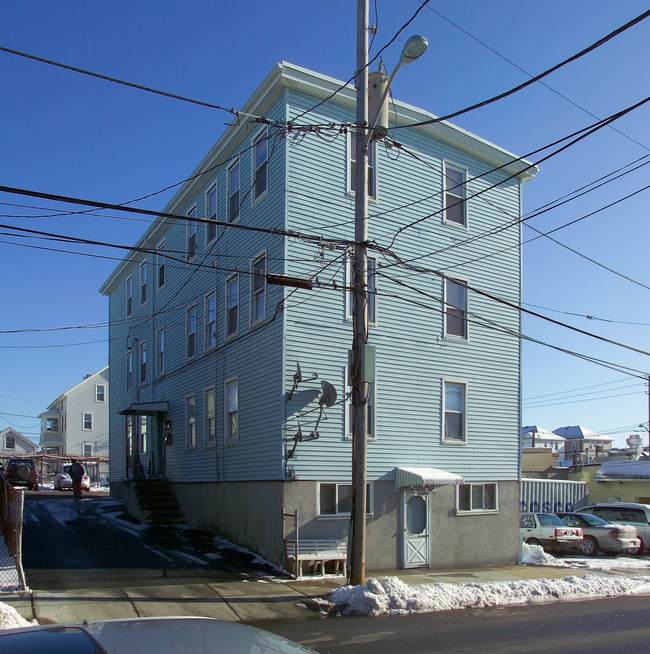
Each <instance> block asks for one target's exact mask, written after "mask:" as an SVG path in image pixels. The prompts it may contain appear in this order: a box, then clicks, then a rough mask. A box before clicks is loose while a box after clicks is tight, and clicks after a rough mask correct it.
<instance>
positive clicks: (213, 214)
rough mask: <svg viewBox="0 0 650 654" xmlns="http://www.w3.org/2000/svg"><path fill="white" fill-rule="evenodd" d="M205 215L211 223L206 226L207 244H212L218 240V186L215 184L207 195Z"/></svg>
mask: <svg viewBox="0 0 650 654" xmlns="http://www.w3.org/2000/svg"><path fill="white" fill-rule="evenodd" d="M205 215H206V218H207V219H208V220H209V221H210V222H209V223H207V225H206V226H205V242H206V243H211V242H212V241H214V239H215V238H217V185H216V184H215V185H214V186H212V187H211V188H210V190H209V191H208V192H207V193H206V195H205Z"/></svg>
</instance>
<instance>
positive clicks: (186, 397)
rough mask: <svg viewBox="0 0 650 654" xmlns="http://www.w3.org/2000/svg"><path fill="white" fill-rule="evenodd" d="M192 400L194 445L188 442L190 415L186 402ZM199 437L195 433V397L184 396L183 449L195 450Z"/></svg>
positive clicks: (193, 395)
mask: <svg viewBox="0 0 650 654" xmlns="http://www.w3.org/2000/svg"><path fill="white" fill-rule="evenodd" d="M190 398H194V443H193V444H192V443H191V442H190V414H189V411H188V400H189V399H190ZM198 439H199V435H198V433H197V422H196V395H195V394H192V395H186V396H185V449H186V450H195V449H196V444H197V442H198Z"/></svg>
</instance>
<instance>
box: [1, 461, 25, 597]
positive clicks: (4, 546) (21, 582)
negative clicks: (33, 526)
mask: <svg viewBox="0 0 650 654" xmlns="http://www.w3.org/2000/svg"><path fill="white" fill-rule="evenodd" d="M23 501H24V491H22V490H16V489H15V488H13V486H11V485H10V484H9V483H7V480H6V479H5V478H4V475H3V474H2V473H0V533H2V538H1V539H0V593H11V592H13V591H16V590H26V589H27V585H26V584H25V573H24V572H23V559H22V547H23Z"/></svg>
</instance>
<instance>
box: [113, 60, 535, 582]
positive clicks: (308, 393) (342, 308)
mask: <svg viewBox="0 0 650 654" xmlns="http://www.w3.org/2000/svg"><path fill="white" fill-rule="evenodd" d="M340 86H341V82H339V81H338V80H335V79H332V78H329V77H326V76H323V75H320V74H317V73H314V72H312V71H309V70H306V69H303V68H300V67H297V66H294V65H291V64H287V63H282V64H278V65H276V66H275V67H273V69H272V70H271V72H270V74H269V75H268V77H267V78H266V79H265V80H264V82H263V83H262V85H261V86H260V87H259V88H258V89H257V90H256V91H255V93H254V94H253V96H252V98H251V99H250V101H249V102H248V103H247V105H246V106H245V107H244V109H243V113H242V118H241V120H239V121H237V124H235V125H232V126H229V127H228V128H227V129H226V131H225V132H224V134H223V135H222V136H221V138H220V139H219V140H218V141H217V143H216V144H215V145H214V146H213V147H212V149H211V150H210V151H209V153H208V154H207V155H206V157H205V158H204V159H203V161H202V162H201V163H200V164H199V165H198V167H197V168H196V170H195V171H194V172H193V173H192V174H191V176H188V181H187V182H185V184H184V185H183V186H182V187H181V188H180V190H179V191H178V192H177V193H176V195H175V196H174V198H173V199H172V200H171V202H170V203H169V204H168V205H167V207H166V208H165V210H164V212H162V213H161V216H160V218H158V219H157V220H156V222H155V223H154V224H153V225H152V226H151V227H150V228H149V229H148V230H147V232H146V233H145V234H144V236H143V237H142V238H141V239H140V241H139V242H138V243H137V245H136V247H135V248H134V249H133V251H132V252H131V253H130V254H129V255H127V257H126V258H125V259H124V260H123V261H122V262H121V263H120V264H119V265H118V267H117V268H116V269H115V271H114V272H113V273H112V275H111V276H110V277H109V279H108V280H107V281H106V282H105V283H104V285H103V286H102V288H101V292H102V293H103V294H105V295H107V296H108V297H109V300H110V302H109V307H110V308H109V311H110V315H109V318H110V346H109V364H110V384H111V393H112V400H111V405H110V410H111V413H110V443H111V460H110V479H111V493H112V494H113V495H114V496H117V497H120V498H122V499H124V500H125V505H126V507H127V509H128V510H129V511H131V512H132V513H134V514H136V515H138V514H140V515H141V514H142V512H141V510H140V509H139V508H138V504H137V500H136V493H135V487H136V486H137V484H141V483H146V480H147V479H165V480H167V481H168V482H169V484H171V486H172V488H173V490H174V492H175V494H176V497H177V498H178V500H179V502H180V504H181V506H182V508H183V511H184V513H185V515H186V517H187V519H188V521H189V522H191V523H192V524H195V525H198V526H201V527H204V528H208V529H211V530H213V531H215V532H218V533H220V534H223V535H224V536H226V537H228V538H230V539H232V540H234V541H235V542H237V543H239V544H241V545H242V546H246V547H248V548H251V549H253V550H255V551H257V552H259V553H260V554H262V555H263V556H265V557H266V558H268V559H270V560H272V561H276V562H280V563H284V562H285V560H284V550H283V537H284V536H285V535H286V534H288V535H291V531H292V530H293V523H292V522H291V520H286V518H285V516H286V515H287V514H291V515H295V514H296V513H297V514H298V516H299V518H298V520H299V526H300V534H301V537H302V538H338V539H346V538H347V533H348V525H349V513H350V484H351V469H352V463H351V459H352V442H351V438H350V432H351V424H350V412H349V404H348V400H347V396H348V394H349V380H348V377H347V366H348V350H349V349H350V346H351V342H352V327H351V312H352V302H351V298H350V297H349V292H348V290H347V289H348V288H349V286H350V277H349V257H350V246H351V244H352V243H353V241H354V190H353V188H352V186H353V185H352V181H351V180H352V179H353V170H354V162H353V161H352V160H351V158H350V151H351V141H352V138H351V136H350V131H349V129H347V128H346V126H345V125H346V124H351V123H353V122H354V119H355V118H354V116H355V92H354V89H352V88H351V87H346V88H345V89H343V90H340V91H338V92H337V93H334V92H335V91H336V90H337V89H339V87H340ZM326 98H327V100H325V102H323V103H322V104H320V105H319V106H318V107H317V108H316V109H315V110H314V111H312V112H310V113H309V114H307V115H305V116H304V117H302V118H301V119H300V120H296V124H295V125H294V126H293V127H292V129H291V130H290V131H288V130H287V129H286V123H287V121H290V120H292V119H294V118H296V117H297V116H299V115H301V114H302V112H304V111H306V110H308V109H310V108H312V107H314V105H317V104H318V103H320V102H321V100H324V99H326ZM393 108H394V111H393ZM244 115H247V116H251V115H252V116H262V117H263V118H264V121H261V122H260V121H256V120H255V119H244ZM430 118H432V115H431V114H429V113H427V112H425V111H423V110H421V109H417V108H415V107H411V106H409V105H406V104H402V103H400V102H398V101H396V102H395V103H394V105H393V104H391V119H392V120H393V121H395V122H396V123H397V124H399V125H401V126H406V125H409V124H412V123H415V122H420V121H423V120H427V119H430ZM300 124H303V125H320V126H327V125H330V124H335V125H336V126H337V127H336V128H335V129H332V130H328V129H327V127H323V128H322V129H321V128H316V127H314V128H310V129H301V128H300V127H299V126H300ZM283 125H284V126H285V128H283V127H282V126H283ZM395 138H396V139H397V141H398V142H399V143H394V142H391V143H390V144H386V145H385V144H384V143H382V142H378V143H377V144H376V145H375V146H373V152H372V157H371V175H370V177H371V183H370V188H369V194H370V199H369V203H370V208H369V214H370V215H369V240H370V243H371V253H370V258H371V259H370V264H369V269H370V278H369V289H370V297H369V313H370V329H369V331H370V333H369V344H371V345H373V346H375V347H376V377H375V379H374V382H373V383H372V384H371V394H370V396H369V397H368V416H369V433H368V463H367V472H368V480H369V501H368V529H367V537H368V541H367V553H366V562H367V567H368V569H374V570H380V569H394V568H403V567H414V566H422V567H427V566H430V567H436V568H445V567H453V566H458V565H482V564H489V563H513V562H515V561H516V560H517V557H518V548H519V545H518V525H519V522H518V520H519V517H518V514H519V501H520V498H519V481H518V480H519V471H520V461H519V451H520V445H519V436H520V434H519V430H520V412H519V404H520V402H519V399H520V393H519V389H520V345H519V341H518V339H517V337H516V335H515V334H517V333H519V332H520V316H519V313H518V311H516V310H514V309H512V308H511V307H509V306H507V305H505V304H502V303H499V302H498V301H496V300H494V299H491V298H490V297H488V296H486V295H485V294H484V293H487V294H489V295H491V296H495V297H498V298H503V299H505V300H507V301H508V302H510V303H514V304H518V303H519V302H520V300H521V247H520V244H521V234H520V226H519V223H518V222H517V221H518V220H519V218H520V216H521V187H522V185H523V183H524V182H525V181H527V180H529V179H531V178H532V176H533V175H534V174H535V172H536V170H535V168H534V167H531V166H530V165H529V164H528V163H527V162H525V161H522V160H520V159H517V158H516V157H515V156H514V155H511V154H510V153H508V152H506V151H504V150H502V149H501V148H499V147H497V146H495V145H492V144H490V143H488V142H486V141H484V140H482V139H481V138H479V137H477V136H474V135H472V134H470V133H468V132H466V131H464V130H462V129H459V128H457V127H455V126H453V125H451V124H449V123H436V124H431V125H425V126H420V127H404V128H403V129H400V130H397V134H396V136H395ZM389 145H390V147H389ZM411 154H412V155H414V156H410V155H411ZM414 223H415V224H414ZM506 225H510V227H509V228H507V229H501V228H503V227H505V226H506ZM400 228H402V229H401V230H400ZM496 228H498V229H496ZM398 230H399V231H398ZM488 231H493V232H494V233H493V234H492V235H491V236H490V237H489V238H487V237H485V234H486V232H488ZM280 232H281V233H280ZM287 232H288V233H290V235H291V236H290V237H288V236H287V235H286V234H287ZM319 237H322V238H323V240H322V241H320V242H319V240H318V238H319ZM465 240H467V241H468V243H467V245H465V246H464V247H458V245H459V243H460V242H463V241H465ZM373 247H374V249H373ZM407 260H414V263H416V264H417V265H418V266H419V267H420V270H419V271H415V270H413V269H412V268H409V267H408V266H405V265H402V264H401V263H400V262H405V261H407ZM143 271H145V272H144V273H143ZM430 271H431V272H430ZM268 274H273V275H288V276H293V277H299V278H302V279H307V278H308V279H310V280H311V281H312V284H313V287H312V289H311V290H305V289H295V288H289V287H287V286H282V285H271V284H269V283H268V279H269V278H268V277H267V275H268ZM143 275H146V280H147V292H146V293H143V292H142V291H141V289H142V284H143V279H145V277H143ZM474 289H477V290H478V291H480V293H477V292H474ZM300 371H302V372H300ZM323 381H326V382H328V383H329V384H331V385H332V386H333V387H334V389H335V390H336V392H337V400H336V402H335V403H334V404H333V405H332V406H328V407H324V406H323V403H322V402H321V401H320V398H321V396H322V394H323V388H324V387H323V385H322V384H321V382H323ZM326 388H327V387H326ZM459 484H460V485H459ZM479 533H480V534H481V537H480V538H478V537H477V534H479Z"/></svg>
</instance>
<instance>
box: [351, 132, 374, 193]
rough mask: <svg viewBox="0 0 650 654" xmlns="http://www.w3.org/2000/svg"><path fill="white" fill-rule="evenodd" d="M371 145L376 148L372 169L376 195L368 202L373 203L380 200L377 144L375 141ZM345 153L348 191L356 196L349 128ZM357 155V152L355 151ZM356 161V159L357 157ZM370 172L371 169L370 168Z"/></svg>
mask: <svg viewBox="0 0 650 654" xmlns="http://www.w3.org/2000/svg"><path fill="white" fill-rule="evenodd" d="M370 147H371V148H373V149H374V162H375V165H374V168H373V169H372V175H373V179H372V182H373V185H372V188H373V189H374V191H375V193H374V195H369V196H368V202H369V203H371V204H376V203H377V202H378V201H379V188H378V186H377V144H376V143H375V141H371V142H370ZM345 154H346V170H347V173H346V192H347V194H348V195H349V196H351V197H354V191H353V190H352V154H353V152H352V131H351V130H348V133H347V138H346V139H345ZM354 155H355V156H356V153H354ZM355 162H356V159H355ZM368 173H369V174H370V169H368Z"/></svg>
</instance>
